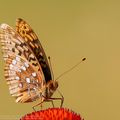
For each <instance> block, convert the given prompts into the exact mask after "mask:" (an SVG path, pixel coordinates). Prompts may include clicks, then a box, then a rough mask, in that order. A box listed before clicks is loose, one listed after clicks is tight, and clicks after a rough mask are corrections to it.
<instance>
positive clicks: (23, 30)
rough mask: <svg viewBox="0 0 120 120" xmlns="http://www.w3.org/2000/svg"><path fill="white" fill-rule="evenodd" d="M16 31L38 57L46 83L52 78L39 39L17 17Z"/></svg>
mask: <svg viewBox="0 0 120 120" xmlns="http://www.w3.org/2000/svg"><path fill="white" fill-rule="evenodd" d="M16 31H17V32H18V33H19V34H20V35H21V36H22V38H23V39H24V40H25V41H26V43H27V44H28V46H29V47H30V48H31V50H32V51H33V52H34V54H35V56H36V58H37V59H38V61H39V63H40V65H41V67H42V70H43V73H44V76H45V80H46V83H47V82H48V81H50V80H51V79H52V78H51V71H50V67H49V64H48V61H47V57H46V55H45V52H44V50H43V48H42V45H41V43H40V41H39V40H38V37H37V36H36V34H35V33H34V31H33V30H32V29H31V27H30V26H29V25H28V24H27V23H26V22H25V21H24V20H23V19H21V18H19V19H17V21H16Z"/></svg>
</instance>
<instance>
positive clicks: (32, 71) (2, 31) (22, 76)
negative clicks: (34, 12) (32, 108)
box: [0, 24, 45, 103]
mask: <svg viewBox="0 0 120 120" xmlns="http://www.w3.org/2000/svg"><path fill="white" fill-rule="evenodd" d="M0 42H1V46H2V52H3V56H4V60H5V68H4V69H5V78H6V80H7V84H8V85H9V90H10V94H11V95H12V96H15V97H16V102H23V103H24V102H32V101H34V100H36V99H37V98H40V97H41V94H43V93H44V92H43V91H42V89H43V88H44V84H45V78H44V74H43V72H42V68H41V66H40V64H39V62H38V60H37V59H36V57H35V55H34V53H33V51H32V50H31V48H30V46H29V45H28V44H26V42H25V41H24V40H23V38H22V37H21V36H19V34H18V33H17V32H16V31H14V30H13V29H12V28H11V27H10V26H8V25H7V24H2V25H1V26H0Z"/></svg>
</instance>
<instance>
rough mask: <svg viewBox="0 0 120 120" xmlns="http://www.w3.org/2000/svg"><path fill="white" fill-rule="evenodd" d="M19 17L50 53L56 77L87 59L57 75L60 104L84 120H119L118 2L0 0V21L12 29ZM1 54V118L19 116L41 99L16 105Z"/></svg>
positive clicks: (119, 44) (119, 18)
mask: <svg viewBox="0 0 120 120" xmlns="http://www.w3.org/2000/svg"><path fill="white" fill-rule="evenodd" d="M19 17H20V18H23V19H25V20H26V21H27V22H28V23H29V24H30V25H31V26H32V28H33V29H34V31H35V32H36V34H37V35H38V37H39V38H40V40H41V43H42V45H43V47H44V49H45V52H46V54H47V55H48V56H51V61H52V67H53V71H54V75H55V78H56V77H57V76H59V75H60V74H61V73H63V72H64V71H66V70H68V69H69V68H71V67H72V66H73V65H75V64H76V63H77V62H79V61H80V60H81V58H82V57H86V58H87V60H86V61H85V62H83V63H82V64H81V65H80V66H79V67H77V68H76V69H74V70H72V71H71V72H70V73H68V74H66V75H64V76H63V77H62V78H60V79H59V90H60V91H61V92H62V94H63V95H64V98H65V101H64V107H67V108H70V109H72V110H74V111H76V112H77V113H80V114H81V115H82V116H83V117H84V118H85V120H120V1H119V0H84V1H83V0H44V1H43V0H19V1H17V0H12V1H11V0H0V23H7V24H9V25H11V26H12V27H15V20H16V18H19ZM0 56H1V57H0V120H3V118H6V119H8V118H11V119H18V118H19V117H20V116H23V115H24V114H26V113H28V112H32V106H33V105H35V104H36V103H38V102H39V101H36V102H34V103H30V104H19V103H15V100H14V98H13V97H11V95H10V94H9V91H8V86H7V85H6V81H5V79H4V76H3V66H4V62H3V59H2V54H1V52H0ZM57 96H59V95H58V93H57V92H56V93H55V94H54V97H57ZM55 104H56V106H59V104H60V102H55ZM44 107H46V108H47V107H51V104H50V103H45V104H44ZM37 109H40V107H37Z"/></svg>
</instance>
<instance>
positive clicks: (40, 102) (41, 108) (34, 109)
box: [32, 101, 44, 111]
mask: <svg viewBox="0 0 120 120" xmlns="http://www.w3.org/2000/svg"><path fill="white" fill-rule="evenodd" d="M43 102H44V101H42V102H40V103H38V104H36V105H34V106H33V107H32V108H33V110H34V111H36V110H35V107H37V106H38V105H41V109H42V103H43Z"/></svg>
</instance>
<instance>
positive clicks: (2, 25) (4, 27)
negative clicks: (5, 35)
mask: <svg viewBox="0 0 120 120" xmlns="http://www.w3.org/2000/svg"><path fill="white" fill-rule="evenodd" d="M0 27H1V28H3V29H6V28H7V27H8V25H7V24H5V23H3V24H1V25H0Z"/></svg>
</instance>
